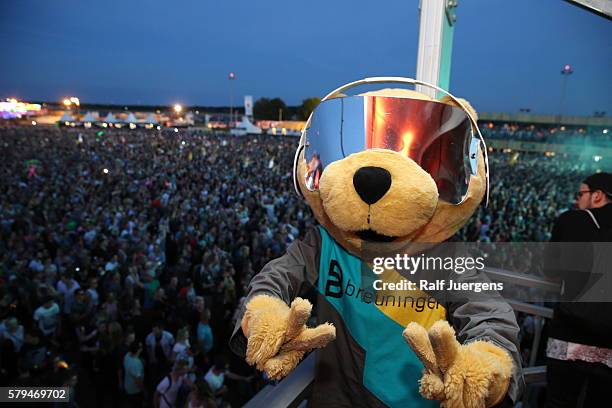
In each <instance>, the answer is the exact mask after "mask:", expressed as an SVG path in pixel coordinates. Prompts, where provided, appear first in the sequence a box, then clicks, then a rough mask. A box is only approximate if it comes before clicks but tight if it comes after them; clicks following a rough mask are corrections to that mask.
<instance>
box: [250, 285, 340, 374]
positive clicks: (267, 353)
mask: <svg viewBox="0 0 612 408" xmlns="http://www.w3.org/2000/svg"><path fill="white" fill-rule="evenodd" d="M311 310H312V305H311V304H310V302H309V301H307V300H305V299H302V298H295V299H294V300H293V302H292V303H291V307H289V306H287V305H286V304H285V302H283V301H282V300H281V299H279V298H277V297H274V296H268V295H258V296H255V297H254V298H253V299H251V300H250V301H249V303H248V304H247V306H246V312H245V314H244V317H243V318H242V322H241V325H242V331H243V332H244V334H245V336H246V337H247V339H248V342H247V352H246V361H247V363H249V364H251V365H255V366H256V367H257V368H258V369H259V370H263V371H265V372H266V373H267V374H268V376H269V377H270V378H272V379H280V378H282V377H284V376H286V375H287V374H288V373H289V372H291V370H293V369H294V368H295V366H296V365H297V364H298V362H299V361H300V360H301V358H302V357H303V356H304V354H305V353H307V352H309V351H310V350H313V349H315V348H321V347H325V345H327V343H329V342H330V341H332V340H334V339H335V338H336V328H335V327H334V326H333V325H332V324H330V323H325V324H321V325H319V326H317V327H314V328H307V327H306V326H305V323H306V321H307V320H308V318H309V317H310V312H311Z"/></svg>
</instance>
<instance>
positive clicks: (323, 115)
mask: <svg viewBox="0 0 612 408" xmlns="http://www.w3.org/2000/svg"><path fill="white" fill-rule="evenodd" d="M305 136H306V145H305V150H304V158H305V161H306V163H305V164H306V173H305V178H306V180H305V182H306V187H307V188H308V189H309V190H310V191H316V190H318V189H319V179H320V177H321V175H322V173H323V170H324V169H325V167H326V166H328V165H330V164H331V163H333V162H335V161H337V160H341V159H343V158H345V157H347V156H349V155H351V154H353V153H358V152H361V151H364V150H368V149H387V150H392V151H394V152H397V153H399V154H401V155H403V156H405V157H408V158H410V159H412V160H414V161H415V162H416V163H417V164H418V165H419V166H421V168H422V169H423V170H425V171H427V172H428V173H429V174H430V175H431V177H432V178H433V179H434V181H435V182H436V185H437V187H438V193H439V197H440V199H442V200H444V201H447V202H449V203H452V204H458V203H460V202H461V201H462V199H463V198H464V197H465V195H466V193H467V189H468V185H469V181H470V175H471V174H476V157H477V156H476V154H475V152H477V149H478V139H476V138H475V137H473V134H472V127H471V124H470V120H469V117H468V115H467V113H466V112H465V111H464V110H463V109H461V108H458V107H454V106H450V105H448V104H445V103H441V102H435V101H425V100H419V99H409V98H395V97H381V96H349V97H343V98H335V99H330V100H327V101H325V102H323V103H321V104H320V105H319V106H318V107H317V108H316V109H315V111H314V113H313V115H312V118H311V122H310V126H309V128H308V129H306V130H305ZM470 156H472V157H471V160H470Z"/></svg>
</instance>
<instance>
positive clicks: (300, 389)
mask: <svg viewBox="0 0 612 408" xmlns="http://www.w3.org/2000/svg"><path fill="white" fill-rule="evenodd" d="M484 271H485V273H486V274H487V276H488V277H489V278H491V279H492V280H495V281H502V282H507V283H511V284H515V285H519V286H527V287H533V288H539V289H544V290H547V291H550V292H557V293H558V292H559V291H560V288H561V285H560V284H559V283H558V282H555V281H553V280H550V279H546V278H540V277H534V276H532V275H526V274H521V273H517V272H511V271H507V270H503V269H498V268H485V270H484ZM508 303H509V304H510V305H511V306H512V308H513V309H514V310H516V311H518V312H523V313H527V314H530V315H533V316H534V324H535V328H534V329H535V331H534V339H533V343H532V348H531V355H530V359H529V363H528V366H527V367H525V368H523V377H524V379H525V383H527V384H534V385H535V384H545V383H546V367H545V366H536V367H534V364H535V359H536V355H537V350H538V348H539V345H540V340H541V336H542V328H543V326H544V321H545V319H549V318H551V317H552V315H553V310H552V309H551V308H549V307H544V306H539V305H534V304H531V303H525V302H521V301H518V300H508ZM315 360H316V351H315V352H312V353H310V354H309V355H308V356H307V357H306V358H305V359H304V361H302V362H301V363H300V364H299V365H298V366H297V367H296V368H295V370H293V371H292V372H291V373H290V374H289V375H288V376H287V377H286V378H284V379H283V380H282V381H280V382H279V383H277V384H275V385H273V384H270V385H267V386H266V387H264V388H263V389H262V390H261V391H259V393H257V395H255V396H254V397H253V398H252V399H251V400H250V401H249V402H248V403H247V404H246V405H244V407H246V408H260V407H261V408H263V407H266V408H270V407H274V408H281V407H282V408H285V407H287V408H298V407H302V406H303V405H304V404H305V401H306V399H307V398H308V397H309V395H310V394H311V392H312V385H313V382H314V368H315ZM524 400H525V399H524Z"/></svg>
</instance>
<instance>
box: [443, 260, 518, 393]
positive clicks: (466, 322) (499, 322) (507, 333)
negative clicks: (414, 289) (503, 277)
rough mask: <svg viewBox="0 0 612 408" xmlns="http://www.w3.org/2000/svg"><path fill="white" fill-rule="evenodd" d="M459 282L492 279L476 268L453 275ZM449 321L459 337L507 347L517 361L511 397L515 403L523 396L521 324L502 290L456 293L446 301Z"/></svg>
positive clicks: (467, 341)
mask: <svg viewBox="0 0 612 408" xmlns="http://www.w3.org/2000/svg"><path fill="white" fill-rule="evenodd" d="M451 279H453V280H456V281H457V282H489V279H488V278H487V277H486V276H485V275H484V274H483V273H482V272H479V271H476V270H472V271H469V272H466V273H464V274H461V275H457V274H453V276H451ZM447 310H448V316H449V318H448V320H449V323H451V325H452V326H453V327H454V328H455V331H456V333H457V340H458V341H459V342H460V343H462V344H466V343H471V342H473V341H476V340H485V341H489V342H491V343H493V344H495V345H497V346H498V347H501V348H502V349H504V350H506V351H507V352H508V353H509V354H510V356H511V357H512V360H513V362H514V370H513V372H512V377H511V379H510V385H509V387H508V396H509V397H510V398H511V399H512V401H513V402H514V403H516V402H517V400H518V398H519V397H520V395H521V393H522V391H523V389H524V386H525V383H524V379H523V372H522V364H521V355H520V351H519V350H520V343H519V338H518V335H519V331H520V329H519V326H518V323H517V321H516V316H515V314H514V310H513V309H512V307H511V306H510V305H509V304H508V302H506V301H505V300H504V299H503V298H502V297H501V295H500V294H499V293H497V292H493V293H491V292H487V293H480V294H477V293H474V292H463V293H453V294H452V295H451V296H450V298H449V299H448V304H447Z"/></svg>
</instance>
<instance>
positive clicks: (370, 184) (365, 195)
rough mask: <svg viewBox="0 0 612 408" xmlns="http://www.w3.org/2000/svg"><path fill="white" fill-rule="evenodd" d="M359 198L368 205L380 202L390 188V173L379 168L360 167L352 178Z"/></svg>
mask: <svg viewBox="0 0 612 408" xmlns="http://www.w3.org/2000/svg"><path fill="white" fill-rule="evenodd" d="M353 185H354V186H355V191H357V194H359V197H361V199H362V200H363V201H364V202H366V203H367V204H369V205H372V204H374V203H375V202H377V201H378V200H380V199H381V198H382V197H383V196H384V195H385V193H386V192H387V191H389V187H391V173H389V172H388V171H387V170H385V169H383V168H381V167H371V166H368V167H362V168H360V169H359V170H357V171H356V172H355V175H354V176H353Z"/></svg>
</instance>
